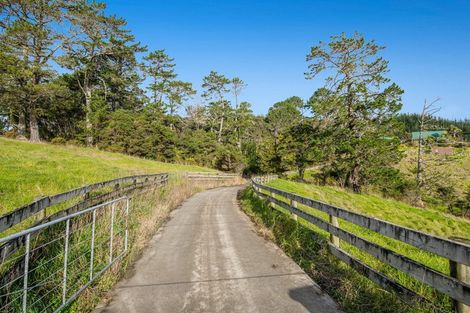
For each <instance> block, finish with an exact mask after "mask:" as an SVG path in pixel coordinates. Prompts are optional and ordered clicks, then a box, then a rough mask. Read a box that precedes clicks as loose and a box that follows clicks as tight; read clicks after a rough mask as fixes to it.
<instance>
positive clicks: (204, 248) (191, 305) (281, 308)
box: [97, 187, 339, 313]
mask: <svg viewBox="0 0 470 313" xmlns="http://www.w3.org/2000/svg"><path fill="white" fill-rule="evenodd" d="M239 189H240V188H239V187H225V188H217V189H212V190H209V191H205V192H202V193H199V194H196V195H195V196H193V197H191V198H190V199H188V200H187V201H186V202H185V203H184V204H183V205H182V206H181V207H180V208H179V209H177V210H175V211H174V212H173V214H172V215H173V216H172V218H171V220H170V221H169V222H168V223H167V224H166V225H165V226H163V227H162V229H160V231H159V232H158V234H157V235H156V236H155V237H154V238H153V239H152V241H151V242H150V244H149V246H148V247H147V248H146V250H145V252H144V254H143V256H142V258H141V259H140V260H139V261H137V262H136V264H135V266H134V269H133V273H131V274H130V275H129V276H130V277H129V278H127V279H125V280H124V281H122V282H120V283H119V284H118V286H117V287H116V289H115V291H114V292H113V296H112V299H111V301H110V303H109V304H108V305H107V306H106V307H104V308H101V309H99V310H97V311H101V312H126V313H127V312H165V313H172V312H243V313H248V312H269V313H273V312H289V313H294V312H316V313H323V312H339V309H338V308H337V305H336V304H335V303H334V302H333V300H332V299H331V298H330V297H329V296H328V295H326V294H324V293H322V292H321V291H320V289H319V287H318V286H317V285H316V284H315V283H314V282H313V281H312V280H311V279H310V278H309V277H308V276H307V275H306V274H305V273H304V272H303V271H302V270H301V269H300V268H299V267H298V266H297V265H296V264H295V263H294V262H293V261H292V260H290V259H289V258H288V257H287V256H286V255H285V254H284V253H283V252H282V251H281V250H280V249H279V248H277V247H276V246H275V245H274V244H272V243H271V242H268V241H266V240H264V239H263V238H261V237H259V236H258V235H257V234H256V231H255V228H254V226H253V224H252V222H251V221H250V219H249V218H248V217H247V216H246V215H245V214H244V213H243V212H241V211H240V209H239V207H238V204H237V199H236V195H237V191H238V190H239Z"/></svg>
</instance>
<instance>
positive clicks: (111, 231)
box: [109, 202, 115, 263]
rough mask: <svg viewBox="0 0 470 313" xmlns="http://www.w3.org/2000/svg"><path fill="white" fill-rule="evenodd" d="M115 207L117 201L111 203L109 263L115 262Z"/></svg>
mask: <svg viewBox="0 0 470 313" xmlns="http://www.w3.org/2000/svg"><path fill="white" fill-rule="evenodd" d="M114 208H115V202H113V204H112V205H111V229H110V235H109V236H110V237H109V263H112V262H113V237H114Z"/></svg>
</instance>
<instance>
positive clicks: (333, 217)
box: [252, 177, 470, 312]
mask: <svg viewBox="0 0 470 313" xmlns="http://www.w3.org/2000/svg"><path fill="white" fill-rule="evenodd" d="M271 179H272V177H271ZM268 181H269V179H266V178H258V177H256V178H254V179H253V180H252V186H253V189H254V191H255V193H256V194H257V195H258V196H261V197H263V198H265V199H266V200H268V201H269V202H270V203H271V206H272V207H273V208H277V207H276V206H279V207H281V208H283V209H284V210H287V211H288V212H290V213H292V214H293V217H294V218H295V219H297V217H301V218H302V219H304V220H306V221H308V222H309V223H311V224H313V225H315V226H317V227H319V228H320V229H323V230H325V231H327V232H328V233H330V244H329V247H330V251H331V253H332V254H333V255H335V256H336V257H338V258H339V259H341V260H342V261H344V262H345V263H347V264H349V265H350V266H351V267H353V268H355V269H356V270H357V271H358V272H360V273H362V274H364V275H365V276H366V277H368V278H369V279H371V280H372V281H374V282H376V283H378V284H379V285H381V286H383V287H393V288H394V289H395V290H397V291H398V292H400V293H401V294H403V295H405V296H406V297H407V298H413V294H414V292H413V291H411V290H409V289H408V288H406V287H404V286H401V285H399V284H398V283H397V282H396V281H394V280H393V279H391V278H389V277H387V276H385V275H384V274H382V273H380V272H378V271H376V270H374V269H372V268H371V267H369V266H367V265H366V264H364V263H362V262H361V261H359V260H357V259H355V258H354V257H352V256H351V255H349V254H348V253H346V252H345V251H343V250H342V249H341V248H340V246H339V245H340V244H339V240H340V239H341V240H343V241H345V242H347V243H349V244H351V245H353V246H355V247H357V248H358V249H360V250H361V251H364V252H366V253H368V254H369V255H371V256H373V257H375V258H376V259H378V260H380V261H382V262H383V263H386V264H388V265H390V266H392V267H394V268H396V269H398V270H400V271H402V272H404V273H406V274H408V275H409V276H411V277H414V278H415V279H417V280H419V281H421V282H423V283H425V284H427V285H429V286H431V287H433V288H435V289H436V290H438V291H440V292H442V293H444V294H446V295H448V296H449V297H451V298H452V299H454V300H455V301H457V302H458V304H457V307H458V312H470V311H466V310H467V309H469V310H470V267H469V265H470V245H468V244H465V243H461V242H458V241H456V240H450V239H445V238H440V237H437V236H433V235H429V234H426V233H423V232H420V231H416V230H413V229H410V228H406V227H403V226H399V225H395V224H392V223H389V222H386V221H382V220H379V219H375V218H372V217H368V216H366V215H362V214H359V213H354V212H351V211H347V210H345V209H342V208H338V207H335V206H332V205H329V204H326V203H322V202H319V201H316V200H313V199H309V198H306V197H302V196H299V195H296V194H292V193H288V192H285V191H282V190H279V189H276V188H273V187H270V186H266V185H264V184H265V183H266V182H268ZM276 195H277V196H281V197H283V198H285V199H288V201H289V203H286V202H285V201H283V200H280V199H277V198H276ZM298 204H303V205H305V206H307V207H310V208H313V209H316V210H319V211H321V212H324V213H327V214H328V215H329V221H326V220H324V219H322V218H319V217H317V216H314V215H312V214H309V213H307V212H305V211H303V210H301V209H299V208H298ZM338 218H340V219H343V220H345V221H348V222H350V223H353V224H355V225H358V226H361V227H364V228H367V229H369V230H372V231H374V232H376V233H379V234H381V235H384V236H387V237H389V238H392V239H396V240H399V241H401V242H404V243H406V244H409V245H412V246H415V247H417V248H419V249H421V250H424V251H427V252H431V253H433V254H436V255H439V256H442V257H444V258H446V259H448V260H449V261H450V265H451V275H452V276H448V275H446V274H443V273H441V272H438V271H436V270H434V269H431V268H429V267H428V266H426V265H424V264H421V263H419V262H417V261H414V260H412V259H410V258H408V257H406V256H403V255H401V254H399V253H397V252H394V251H392V250H390V249H388V248H385V247H382V246H380V245H378V244H376V243H374V242H371V241H369V240H366V239H364V238H361V237H359V236H357V235H355V234H353V233H351V232H348V231H346V230H344V229H341V228H340V227H339V224H338V221H337V219H338ZM452 269H453V270H452Z"/></svg>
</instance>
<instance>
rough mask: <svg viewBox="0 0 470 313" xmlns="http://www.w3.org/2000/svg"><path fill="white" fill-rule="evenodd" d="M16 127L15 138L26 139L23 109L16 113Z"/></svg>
mask: <svg viewBox="0 0 470 313" xmlns="http://www.w3.org/2000/svg"><path fill="white" fill-rule="evenodd" d="M16 128H17V130H18V133H17V135H16V139H19V140H27V139H26V117H25V113H24V112H23V111H21V112H20V113H19V115H18V124H17V125H16Z"/></svg>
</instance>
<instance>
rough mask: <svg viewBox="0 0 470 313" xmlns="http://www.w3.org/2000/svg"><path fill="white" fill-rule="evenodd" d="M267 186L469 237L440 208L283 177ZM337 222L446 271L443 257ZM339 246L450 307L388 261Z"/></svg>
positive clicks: (467, 228)
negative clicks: (409, 203) (424, 207)
mask: <svg viewBox="0 0 470 313" xmlns="http://www.w3.org/2000/svg"><path fill="white" fill-rule="evenodd" d="M269 185H270V186H272V187H275V188H278V189H282V190H285V191H288V192H292V193H296V194H299V195H302V196H305V197H309V198H312V199H315V200H319V201H322V202H326V203H329V204H332V205H336V206H339V207H342V208H345V209H348V210H351V211H354V212H359V213H362V214H365V215H368V216H371V217H376V218H379V219H383V220H387V221H390V222H393V223H395V224H399V225H403V226H406V227H410V228H414V229H417V230H420V231H424V232H427V233H430V234H434V235H438V236H442V237H451V236H459V237H466V238H470V221H468V220H465V219H463V218H459V217H456V216H453V215H450V214H446V213H443V212H441V211H437V210H428V209H422V208H417V207H413V206H410V205H408V204H405V203H402V202H399V201H395V200H390V199H384V198H381V197H379V196H375V195H367V194H354V193H351V192H348V191H345V190H343V189H340V188H335V187H328V186H318V185H313V184H303V183H297V182H293V181H288V180H283V179H277V180H274V181H272V182H270V183H269ZM299 208H300V209H302V210H305V211H306V212H309V213H310V214H312V215H315V216H318V217H320V218H323V219H325V220H328V215H327V214H325V213H323V212H320V211H318V210H315V209H312V208H308V207H305V206H302V205H301V206H299ZM301 223H302V224H303V225H305V226H306V227H308V228H310V229H312V230H314V231H315V232H316V233H317V234H319V235H320V237H322V238H324V239H325V240H326V239H327V238H328V233H326V232H325V231H323V230H321V229H319V228H317V227H315V226H313V225H311V224H308V223H306V222H305V221H301ZM339 223H340V227H341V228H343V229H345V230H347V231H349V232H352V233H354V234H357V235H358V236H360V237H362V238H365V239H367V240H370V241H372V242H375V243H378V244H380V245H381V246H384V247H387V248H389V249H391V250H393V251H396V252H398V253H400V254H402V255H405V256H407V257H409V258H411V259H413V260H416V261H418V262H420V263H423V264H425V265H427V266H429V267H431V268H433V269H435V270H437V271H440V272H443V273H446V274H449V262H448V260H446V259H444V258H442V257H439V256H437V255H434V254H432V253H427V252H424V251H422V250H419V249H417V248H415V247H412V246H410V245H407V244H404V243H402V242H400V241H397V240H394V239H390V238H388V237H385V236H382V235H380V234H377V233H375V232H372V231H370V230H367V229H364V228H362V227H359V226H356V225H354V224H352V223H349V222H346V221H343V220H340V221H339ZM291 245H294V246H295V245H296V244H294V243H291ZM341 247H342V248H343V249H344V250H346V251H347V252H349V253H350V254H352V255H354V256H356V257H357V258H359V259H360V260H362V261H363V262H365V263H366V264H368V265H369V266H371V267H373V268H376V269H378V270H380V271H381V272H382V273H384V274H386V275H387V276H389V277H393V278H394V279H395V280H397V281H398V282H399V283H401V284H402V285H404V286H406V287H408V288H410V289H413V290H414V291H416V292H418V293H420V294H421V295H423V296H424V297H426V298H427V299H430V300H432V302H433V303H434V305H435V306H436V308H437V310H443V311H449V310H450V307H451V301H450V299H449V298H448V297H446V296H443V295H442V294H439V293H438V292H436V291H435V290H434V289H432V288H430V287H428V286H426V285H424V284H422V283H420V282H419V281H417V280H415V279H413V278H411V277H409V276H407V275H406V274H404V273H402V272H400V271H398V270H396V269H394V268H392V267H390V266H388V265H387V264H385V263H382V262H380V261H378V260H377V259H375V258H373V257H371V256H369V255H368V254H367V253H365V252H362V251H361V250H359V249H357V248H355V247H354V246H352V245H349V244H347V243H345V242H341ZM352 283H354V282H352ZM351 301H353V300H351ZM354 301H355V300H354ZM352 311H355V310H352ZM379 311H380V310H379ZM411 311H413V310H411ZM418 311H421V310H418ZM380 312H382V311H380Z"/></svg>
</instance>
